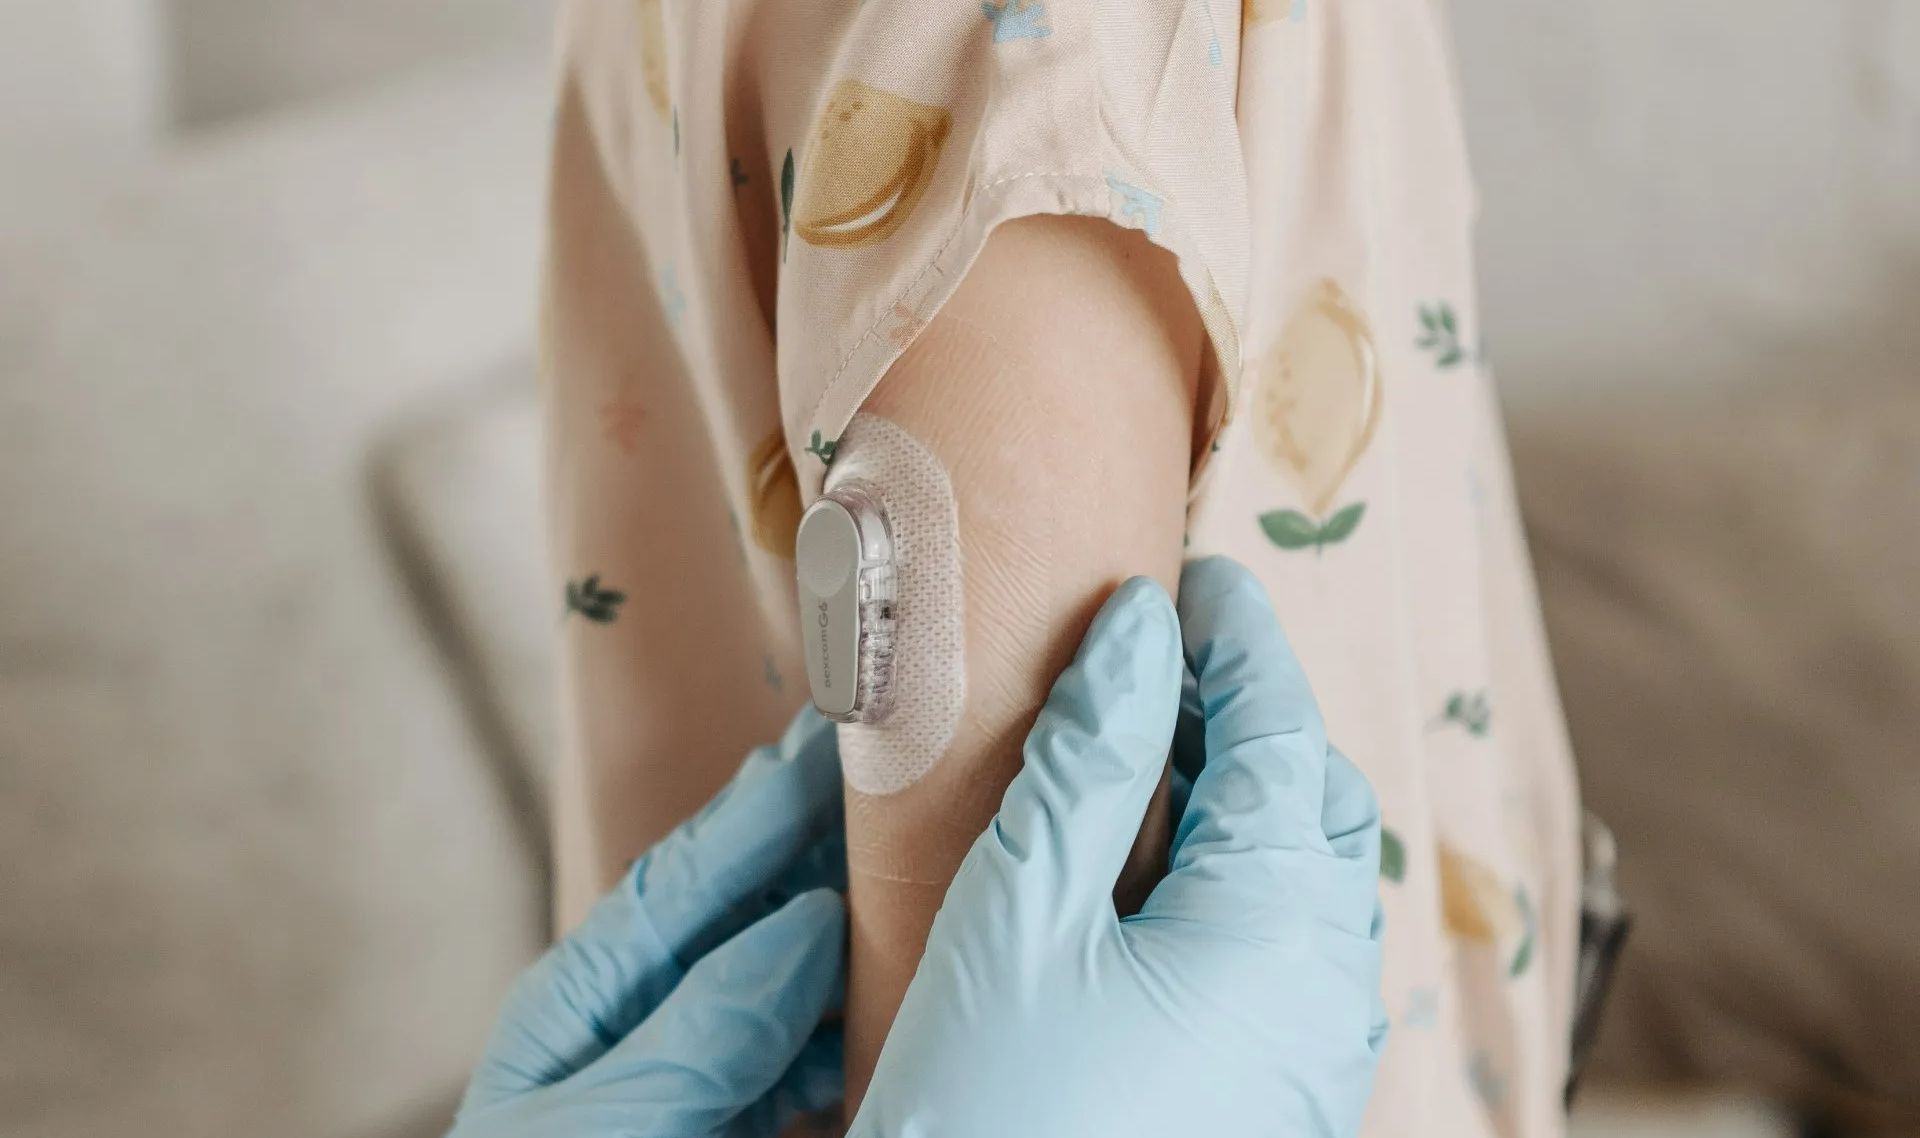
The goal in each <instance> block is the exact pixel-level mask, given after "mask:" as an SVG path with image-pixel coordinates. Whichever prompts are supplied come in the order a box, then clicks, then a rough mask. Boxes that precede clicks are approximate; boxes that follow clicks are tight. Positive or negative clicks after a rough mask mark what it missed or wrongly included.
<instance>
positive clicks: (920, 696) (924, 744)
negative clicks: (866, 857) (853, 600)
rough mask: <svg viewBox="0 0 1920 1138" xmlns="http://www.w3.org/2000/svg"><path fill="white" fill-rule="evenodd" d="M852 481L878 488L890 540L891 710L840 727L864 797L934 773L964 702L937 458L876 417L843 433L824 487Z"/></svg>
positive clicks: (956, 520) (952, 559)
mask: <svg viewBox="0 0 1920 1138" xmlns="http://www.w3.org/2000/svg"><path fill="white" fill-rule="evenodd" d="M855 478H857V479H860V480H862V481H864V482H867V483H870V484H871V485H873V486H876V487H878V488H879V489H880V492H881V495H882V497H883V498H884V499H885V505H886V512H887V523H888V529H889V530H890V531H891V532H892V537H893V562H894V578H895V590H896V591H895V602H894V635H893V642H894V654H893V710H892V712H891V713H890V714H889V715H888V716H887V718H886V719H885V720H883V721H882V722H880V723H843V724H841V725H840V765H841V768H842V770H843V771H844V772H845V774H846V779H847V784H848V785H849V786H851V787H853V789H855V790H857V791H859V792H861V793H862V794H876V795H877V794H893V793H895V792H896V791H901V790H905V789H906V788H907V787H909V786H912V785H913V784H914V783H916V782H918V781H919V780H920V778H921V776H923V775H925V774H926V773H927V772H928V771H929V770H932V769H933V764H934V763H936V762H938V761H939V760H940V756H941V755H942V754H943V753H945V751H946V749H947V744H948V743H949V742H951V741H952V739H953V732H954V729H955V728H956V727H958V726H959V724H960V711H961V708H962V706H963V705H964V704H965V703H966V650H965V623H964V621H963V619H962V617H963V613H962V610H961V603H962V601H961V590H960V511H959V508H958V506H957V505H956V504H955V502H954V498H953V484H952V482H951V481H949V480H948V478H947V471H946V468H945V467H944V466H942V465H941V464H940V460H939V459H937V458H935V457H934V455H933V452H931V451H929V450H928V449H927V448H926V447H924V446H922V445H921V444H920V440H918V439H916V438H914V437H913V436H912V435H910V434H908V433H907V432H906V431H905V430H904V429H903V428H901V427H900V426H899V425H898V424H896V423H894V422H893V421H892V420H890V419H886V418H883V417H881V416H879V415H871V414H867V413H865V412H862V413H860V414H856V415H855V416H854V417H853V421H852V422H851V423H849V424H848V425H847V429H846V430H845V431H844V432H842V433H841V435H840V441H839V443H838V445H837V446H836V447H835V449H834V455H833V466H832V468H831V469H830V470H828V472H827V478H826V488H827V489H829V490H831V489H833V488H834V487H836V486H838V485H839V484H841V483H842V482H845V481H847V480H848V479H855Z"/></svg>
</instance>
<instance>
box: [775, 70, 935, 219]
mask: <svg viewBox="0 0 1920 1138" xmlns="http://www.w3.org/2000/svg"><path fill="white" fill-rule="evenodd" d="M952 128H953V116H952V115H951V114H949V113H948V112H947V110H946V108H944V107H935V106H929V105H928V104H926V103H917V102H915V101H913V100H912V99H909V98H907V97H905V96H904V95H896V94H894V93H893V92H891V91H882V90H880V89H879V88H877V87H873V86H869V85H868V84H866V83H862V82H860V81H859V80H858V79H843V80H841V81H840V83H839V85H837V86H836V87H834V89H833V95H832V97H831V98H829V99H828V100H827V105H826V108H825V109H824V110H822V111H821V112H820V117H819V119H817V120H816V121H815V123H814V127H813V133H812V135H811V136H810V138H809V140H808V143H807V145H806V146H805V147H803V148H802V150H803V153H804V154H805V157H804V159H803V160H802V162H801V166H800V171H799V177H798V179H797V181H798V183H799V185H798V194H797V197H796V199H795V201H794V203H793V218H794V220H793V230H794V232H795V233H798V234H799V235H800V239H801V240H802V241H805V242H806V243H807V244H809V245H822V246H854V245H871V244H873V243H874V242H876V241H883V240H885V239H886V238H887V237H888V236H889V235H890V234H892V233H893V232H894V231H895V230H896V229H899V228H900V225H901V223H902V222H904V221H905V220H906V219H907V217H908V215H910V214H911V213H912V212H913V208H914V206H916V205H918V204H919V202H920V198H921V196H922V195H923V194H925V193H926V190H927V185H928V183H930V182H932V181H933V169H934V166H935V165H936V164H938V162H939V159H940V149H941V147H942V146H943V145H945V143H946V141H947V135H948V133H949V132H950V131H951V130H952Z"/></svg>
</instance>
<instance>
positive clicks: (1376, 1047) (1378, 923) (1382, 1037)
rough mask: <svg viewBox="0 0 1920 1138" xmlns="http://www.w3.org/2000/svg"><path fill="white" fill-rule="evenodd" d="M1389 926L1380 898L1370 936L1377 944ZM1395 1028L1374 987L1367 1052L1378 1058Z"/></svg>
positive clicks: (1376, 903) (1379, 993)
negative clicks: (1371, 1020)
mask: <svg viewBox="0 0 1920 1138" xmlns="http://www.w3.org/2000/svg"><path fill="white" fill-rule="evenodd" d="M1386 925H1387V914H1386V910H1385V909H1384V908H1383V907H1382V906H1381V904H1380V899H1379V897H1378V896H1375V897H1374V901H1373V921H1372V924H1371V927H1370V928H1369V930H1368V936H1369V938H1370V939H1371V940H1372V941H1373V943H1375V944H1382V943H1383V942H1384V938H1385V934H1386ZM1392 1028H1393V1017H1392V1016H1390V1015H1388V1014H1387V1001H1386V997H1385V996H1384V995H1382V994H1381V992H1380V985H1379V984H1378V983H1375V984H1374V986H1373V1024H1372V1026H1371V1027H1369V1028H1368V1030H1367V1050H1369V1051H1372V1052H1373V1053H1374V1055H1375V1056H1378V1055H1379V1054H1380V1053H1381V1051H1383V1050H1384V1049H1385V1048H1386V1046H1387V1035H1388V1033H1389V1032H1390V1031H1391V1030H1392Z"/></svg>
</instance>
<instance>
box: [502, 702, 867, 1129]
mask: <svg viewBox="0 0 1920 1138" xmlns="http://www.w3.org/2000/svg"><path fill="white" fill-rule="evenodd" d="M840 801H841V797H840V764H839V753H838V750H837V749H836V747H835V742H834V733H833V730H832V724H831V723H829V722H827V720H825V719H824V718H822V717H821V716H820V715H819V714H818V713H816V712H813V711H812V709H811V708H809V709H806V710H804V711H802V712H801V713H800V715H798V716H796V717H795V719H794V720H793V722H792V724H791V726H789V728H788V730H787V732H786V734H785V736H784V737H783V738H782V739H781V740H780V742H779V743H778V744H777V745H775V746H769V747H760V748H756V749H755V750H754V752H753V753H752V754H751V755H750V756H749V757H748V759H747V761H746V763H745V764H743V765H742V767H741V769H740V771H739V773H738V774H736V775H735V776H734V778H733V780H732V781H731V782H729V783H728V784H727V785H726V786H725V787H724V788H722V789H721V791H720V793H719V794H718V795H717V796H716V797H715V798H714V799H713V801H712V802H710V803H708V804H707V805H706V806H705V807H703V808H702V809H701V811H700V812H699V813H698V814H696V815H695V816H694V817H693V818H692V819H690V820H688V821H687V822H686V823H684V824H682V825H681V827H680V828H679V829H677V830H675V831H674V832H673V833H672V834H671V835H669V836H668V837H667V838H666V839H665V840H664V841H662V842H661V843H660V844H659V845H657V846H655V847H654V848H653V849H651V850H649V851H648V852H647V853H646V854H644V855H642V856H641V858H640V859H639V860H638V861H636V862H635V863H634V865H633V868H632V869H631V870H630V871H629V872H628V874H627V876H626V878H625V879H624V880H623V881H622V883H621V884H620V885H619V886H618V887H616V888H615V889H614V890H613V891H612V892H610V893H609V894H607V895H606V896H605V897H603V898H601V899H600V900H599V901H598V902H597V903H596V904H595V905H594V907H593V909H592V910H591V911H590V912H589V913H588V914H587V918H586V920H585V921H583V922H582V923H581V925H580V927H579V928H577V929H575V930H574V931H573V932H571V933H569V934H568V935H567V936H566V937H564V938H562V939H561V940H560V941H559V943H557V944H555V945H554V946H553V947H552V948H550V949H548V951H547V953H546V954H545V955H544V956H542V957H541V959H540V960H539V961H538V962H536V963H535V964H534V965H533V967H531V968H529V969H528V970H527V971H526V972H525V973H523V974H522V975H521V977H520V979H519V980H518V981H516V982H515V984H514V986H513V989H512V990H511V991H510V992H509V993H508V995H507V999H506V1001H505V1004H504V1006H503V1008H502V1010H501V1013H500V1018H499V1022H498V1025H497V1026H496V1027H495V1029H494V1035H493V1039H492V1040H491V1042H490V1043H489V1044H488V1046H487V1051H486V1055H485V1057H484V1058H483V1059H482V1060H481V1063H480V1065H479V1067H478V1068H477V1069H476V1070H475V1072H474V1077H473V1080H472V1082H471V1083H470V1084H469V1086H468V1088H467V1095H466V1104H467V1105H468V1106H483V1105H486V1104H489V1103H492V1102H497V1101H499V1100H500V1099H502V1098H505V1097H508V1096H510V1095H515V1094H520V1093H522V1092H524V1091H527V1090H531V1089H532V1088H535V1087H540V1086H546V1085H548V1084H551V1083H554V1082H558V1081H559V1080H561V1079H564V1078H566V1077H567V1076H569V1075H571V1074H573V1073H574V1072H576V1071H578V1070H580V1069H581V1068H582V1067H584V1066H585V1065H586V1064H588V1063H590V1062H592V1061H593V1060H594V1059H596V1058H597V1057H599V1056H600V1055H601V1054H603V1053H604V1052H605V1051H606V1050H607V1049H608V1048H609V1047H611V1046H613V1044H614V1043H615V1042H616V1041H617V1040H619V1039H620V1038H621V1037H622V1036H624V1035H625V1034H626V1033H627V1032H629V1031H631V1030H632V1029H633V1027H634V1025H636V1024H638V1023H639V1022H640V1021H641V1020H642V1019H644V1018H645V1017H646V1016H647V1015H648V1014H649V1013H650V1012H652V1011H653V1009H654V1008H655V1007H657V1006H658V1005H659V1004H660V1001H661V1000H663V999H665V998H666V996H667V993H668V992H670V991H672V990H673V987H674V985H676V984H678V983H679V982H680V978H681V976H682V975H684V973H685V971H686V965H687V962H689V961H691V960H692V959H695V958H697V956H698V955H699V953H700V952H703V951H704V950H705V948H706V947H707V945H708V944H709V943H711V942H712V941H713V940H716V939H717V938H718V934H720V933H723V932H726V931H728V926H729V925H731V926H732V927H736V928H737V927H739V926H740V925H742V924H744V923H746V922H747V920H748V919H749V918H750V917H751V915H752V913H751V912H750V910H751V909H752V903H753V902H754V901H756V900H757V897H756V895H757V894H759V893H760V892H762V891H764V890H766V889H767V888H768V887H769V886H771V885H772V884H773V883H774V881H775V879H776V878H777V877H779V876H780V875H781V874H782V873H783V872H786V871H788V870H789V868H790V867H791V866H792V863H794V861H795V860H796V858H799V857H802V856H803V854H804V853H805V851H807V850H808V849H809V848H816V849H817V848H819V847H820V846H821V844H822V843H826V844H827V851H828V852H824V853H819V854H817V855H816V856H818V857H820V858H821V859H822V860H823V862H824V863H825V864H826V865H827V866H828V867H830V866H831V865H832V863H833V857H834V854H833V853H832V850H833V849H835V848H837V849H838V851H839V852H838V857H839V859H840V862H841V863H842V864H844V860H845V849H844V839H842V840H841V844H840V845H839V846H838V847H834V846H833V845H832V841H833V836H834V835H835V834H836V833H837V832H838V831H839V828H840V827H839V807H840ZM843 872H844V871H843ZM822 873H823V875H830V874H831V869H830V868H827V869H824V870H822ZM767 907H768V906H765V905H762V906H761V908H762V909H763V910H764V909H765V908H767Z"/></svg>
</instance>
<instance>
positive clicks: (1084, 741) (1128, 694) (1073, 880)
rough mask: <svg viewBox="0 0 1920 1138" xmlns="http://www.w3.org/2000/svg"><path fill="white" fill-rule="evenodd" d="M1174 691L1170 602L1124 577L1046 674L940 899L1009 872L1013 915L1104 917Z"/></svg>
mask: <svg viewBox="0 0 1920 1138" xmlns="http://www.w3.org/2000/svg"><path fill="white" fill-rule="evenodd" d="M1179 693H1180V650H1179V628H1178V624H1177V622H1176V619H1175V616H1174V611H1173V605H1172V603H1171V600H1170V598H1169V597H1168V596H1167V593H1166V590H1165V589H1163V588H1161V587H1160V585H1159V584H1158V583H1157V582H1155V581H1154V580H1153V579H1152V578H1149V577H1135V578H1132V579H1130V580H1128V581H1126V582H1125V583H1123V584H1122V585H1121V586H1120V587H1119V588H1118V589H1116V590H1115V591H1114V594H1113V595H1112V596H1111V597H1109V598H1107V602H1106V604H1105V605H1103V606H1102V607H1101V609H1100V612H1099V613H1098V615H1096V616H1095V617H1094V618H1093V624H1092V625H1091V627H1090V628H1089V629H1088V631H1087V635H1086V638H1085V639H1084V640H1083V641H1082V642H1081V645H1080V649H1079V652H1078V653H1077V654H1076V655H1075V656H1074V659H1073V662H1072V663H1071V664H1069V665H1068V666H1067V669H1066V670H1065V671H1064V672H1062V673H1061V674H1060V677H1059V679H1058V680H1056V681H1055V682H1054V685H1053V690H1052V692H1051V693H1050V694H1049V695H1048V697H1047V702H1046V704H1045V706H1043V707H1042V708H1041V709H1040V714H1039V716H1038V717H1037V718H1036V719H1035V721H1034V725H1033V729H1032V730H1031V731H1030V732H1029V733H1028V735H1027V741H1026V746H1025V748H1024V752H1023V754H1024V759H1025V761H1024V763H1023V765H1022V766H1021V769H1020V772H1019V773H1018V774H1016V775H1015V776H1014V778H1013V781H1012V782H1011V783H1010V784H1009V785H1008V787H1007V791H1006V794H1005V796H1004V797H1003V798H1002V799H1001V803H1000V810H999V812H998V813H997V814H996V815H995V816H994V820H993V822H992V823H991V824H990V825H989V826H988V828H987V831H986V833H984V834H982V835H981V837H980V839H979V840H978V841H976V842H975V843H974V847H973V849H972V850H970V851H969V852H968V855H967V860H966V862H964V863H963V864H962V865H961V868H960V871H959V873H958V874H957V875H956V876H955V880H954V885H953V886H952V887H951V888H950V889H949V891H948V903H949V905H954V904H955V901H956V894H965V893H967V892H968V891H969V890H973V889H982V888H985V889H998V888H999V887H1000V886H999V885H998V884H997V883H999V882H1006V881H1010V880H1015V881H1017V883H1018V891H1019V893H1020V897H1021V902H1022V903H1021V904H1020V905H1018V906H1016V907H1015V911H1014V912H1011V913H1007V914H1006V915H1007V916H1009V917H1011V918H1015V919H1017V918H1018V916H1019V915H1020V914H1027V915H1031V916H1032V917H1034V918H1035V919H1036V920H1037V921H1039V922H1041V925H1042V926H1044V925H1050V924H1052V923H1054V922H1056V921H1057V920H1058V919H1059V917H1060V916H1062V915H1063V914H1081V915H1085V914H1087V913H1099V912H1105V913H1106V914H1107V915H1108V916H1109V917H1111V915H1112V906H1111V894H1112V890H1113V884H1114V881H1115V880H1116V879H1117V878H1118V877H1119V873H1120V868H1121V866H1122V864H1123V863H1124V862H1125V860H1126V857H1127V852H1128V850H1129V849H1130V848H1131V847H1132V844H1133V839H1134V836H1135V834H1137V833H1138V832H1139V829H1140V822H1141V819H1142V818H1143V817H1144V816H1145V814H1146V808H1147V802H1148V801H1149V799H1151V798H1152V796H1153V793H1154V791H1155V789H1156V788H1157V787H1158V785H1159V782H1160V773H1161V771H1162V770H1163V769H1164V767H1165V763H1166V758H1167V745H1168V742H1169V740H1170V739H1171V738H1172V734H1173V721H1174V715H1175V712H1176V711H1177V710H1178V705H1179ZM1005 900H1006V899H1005V898H1001V899H1000V901H1002V902H1004V901H1005ZM1096 901H1097V902H1098V905H1097V906H1096V905H1095V902H1096ZM1099 906H1104V909H1102V908H1099ZM957 907H960V908H965V907H966V906H965V905H964V904H962V905H959V906H957Z"/></svg>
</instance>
